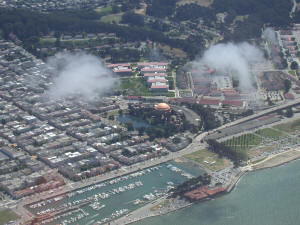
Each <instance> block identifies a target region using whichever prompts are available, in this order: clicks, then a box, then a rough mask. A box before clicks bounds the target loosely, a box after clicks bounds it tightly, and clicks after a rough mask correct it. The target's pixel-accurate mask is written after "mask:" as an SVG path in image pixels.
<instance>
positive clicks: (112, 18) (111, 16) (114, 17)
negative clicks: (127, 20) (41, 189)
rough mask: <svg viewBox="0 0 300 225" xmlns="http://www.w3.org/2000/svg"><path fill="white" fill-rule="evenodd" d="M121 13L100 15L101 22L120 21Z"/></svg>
mask: <svg viewBox="0 0 300 225" xmlns="http://www.w3.org/2000/svg"><path fill="white" fill-rule="evenodd" d="M122 15H123V13H117V14H109V15H106V16H102V17H101V22H103V23H112V22H113V21H114V22H115V23H117V24H118V23H120V21H121V19H122Z"/></svg>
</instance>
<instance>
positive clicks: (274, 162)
mask: <svg viewBox="0 0 300 225" xmlns="http://www.w3.org/2000/svg"><path fill="white" fill-rule="evenodd" d="M293 153H297V154H296V155H295V154H293ZM290 154H292V155H290ZM286 155H288V158H282V157H284V156H286ZM298 159H300V148H296V149H293V150H288V151H284V152H281V153H278V154H276V155H272V156H269V157H267V158H266V159H265V160H263V161H261V162H258V163H256V164H253V165H249V166H245V167H242V171H241V172H240V173H239V174H237V175H236V176H235V177H234V178H233V179H232V181H231V183H230V184H229V185H228V187H227V192H225V193H223V194H222V195H219V196H217V197H216V198H219V197H221V196H223V195H227V194H229V193H230V192H232V191H233V190H234V189H235V187H236V186H237V185H238V183H239V181H240V180H241V179H242V177H243V176H244V175H246V174H247V173H249V172H256V171H259V170H263V169H270V168H275V167H278V166H282V165H284V164H287V163H290V162H293V161H295V160H298ZM165 198H166V197H164V198H163V199H165ZM216 198H213V199H216ZM163 199H160V202H162V200H163ZM210 200H212V199H207V200H205V201H210ZM155 201H157V200H155ZM155 201H154V202H155ZM160 202H156V204H155V205H157V204H159V203H160ZM202 202H204V201H198V202H190V203H187V204H186V205H184V206H182V207H178V208H176V209H172V210H169V211H166V212H162V213H160V212H158V213H153V214H151V215H150V214H149V215H147V216H144V217H142V218H136V219H135V220H133V221H126V220H127V219H129V218H127V217H126V216H123V217H121V218H118V219H116V220H114V221H111V224H112V225H117V224H124V225H125V224H133V223H135V222H138V221H141V220H144V219H147V218H151V217H155V216H160V215H167V214H169V213H172V212H175V211H178V210H181V209H184V208H186V207H189V206H192V205H193V204H199V203H200V204H201V203H202ZM149 205H151V206H153V202H150V203H148V204H146V205H144V206H143V207H141V208H139V209H137V210H135V211H133V212H131V213H129V215H133V213H136V212H137V211H138V210H142V209H143V208H145V207H147V206H149ZM122 220H125V221H122ZM120 222H123V223H120Z"/></svg>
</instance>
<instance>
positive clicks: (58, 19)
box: [0, 9, 201, 58]
mask: <svg viewBox="0 0 300 225" xmlns="http://www.w3.org/2000/svg"><path fill="white" fill-rule="evenodd" d="M95 17H97V15H96V14H94V13H93V12H85V11H74V12H50V13H47V14H45V13H39V12H32V11H28V10H22V9H0V29H1V31H2V32H3V36H4V37H5V38H7V37H8V35H9V34H10V33H14V34H15V35H17V37H18V38H19V39H20V40H22V41H23V43H24V46H25V48H27V49H28V50H32V48H34V45H35V44H36V43H37V42H38V40H39V37H40V36H41V35H47V34H49V33H50V32H51V31H55V32H56V33H58V34H59V33H79V32H86V33H100V32H113V33H116V35H117V36H118V37H120V38H121V39H122V40H124V41H145V40H152V41H155V42H159V43H164V44H167V45H169V46H171V47H174V48H181V49H182V50H184V51H185V52H187V53H188V55H189V56H190V58H193V57H194V56H195V55H196V54H197V53H198V52H199V51H200V49H199V47H200V46H201V45H199V42H198V43H195V42H192V41H191V40H189V39H187V40H180V39H176V38H169V37H168V36H166V35H165V34H164V33H163V32H160V31H157V30H154V29H150V28H148V27H137V26H122V25H118V24H108V23H103V22H100V21H99V20H95Z"/></svg>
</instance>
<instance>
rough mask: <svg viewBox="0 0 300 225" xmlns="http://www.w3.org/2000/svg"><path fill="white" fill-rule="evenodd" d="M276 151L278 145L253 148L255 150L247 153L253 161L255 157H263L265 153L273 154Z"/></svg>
mask: <svg viewBox="0 0 300 225" xmlns="http://www.w3.org/2000/svg"><path fill="white" fill-rule="evenodd" d="M276 149H278V146H277V145H268V146H262V147H258V148H253V149H251V150H249V151H247V154H248V156H249V158H250V159H252V158H255V157H257V156H259V155H261V154H262V153H264V152H273V151H275V150H276Z"/></svg>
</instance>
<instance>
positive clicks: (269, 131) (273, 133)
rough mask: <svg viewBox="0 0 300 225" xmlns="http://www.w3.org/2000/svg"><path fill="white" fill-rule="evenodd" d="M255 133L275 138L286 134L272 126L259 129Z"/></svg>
mask: <svg viewBox="0 0 300 225" xmlns="http://www.w3.org/2000/svg"><path fill="white" fill-rule="evenodd" d="M255 133H256V134H258V135H261V136H263V137H266V138H273V139H279V138H280V137H283V136H285V134H284V133H282V132H280V131H277V130H274V129H271V128H265V129H262V130H258V131H256V132H255Z"/></svg>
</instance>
